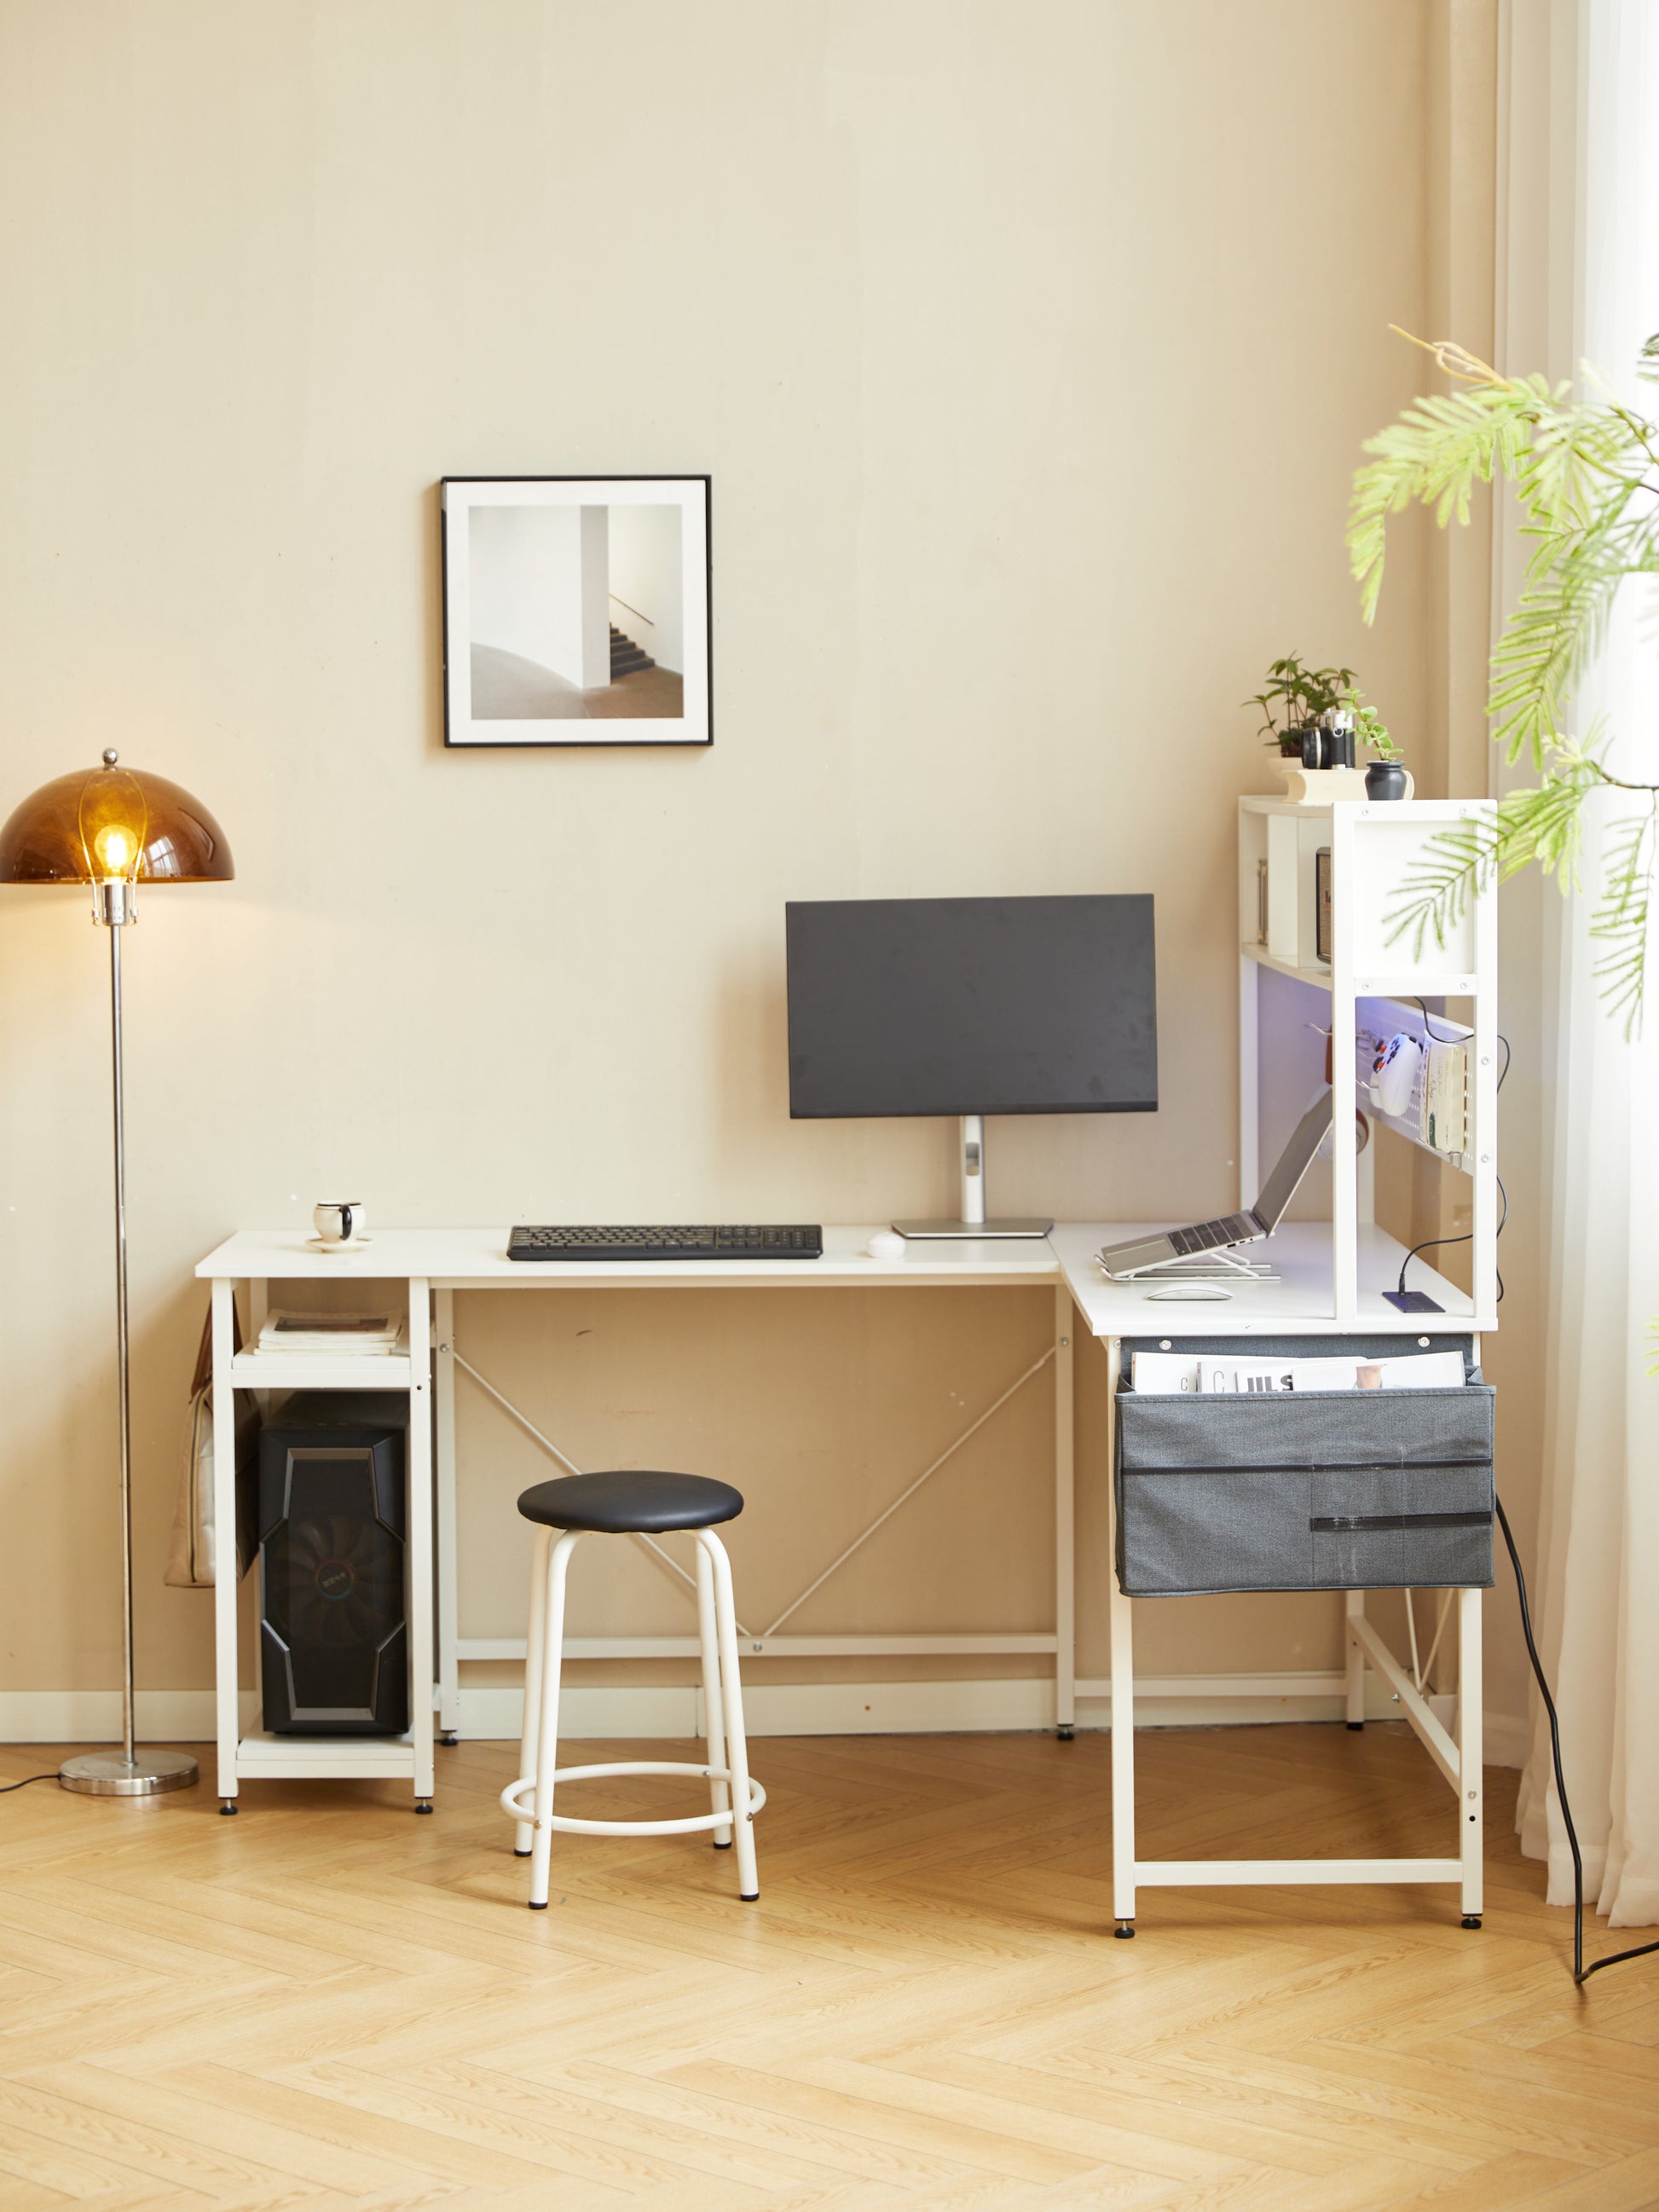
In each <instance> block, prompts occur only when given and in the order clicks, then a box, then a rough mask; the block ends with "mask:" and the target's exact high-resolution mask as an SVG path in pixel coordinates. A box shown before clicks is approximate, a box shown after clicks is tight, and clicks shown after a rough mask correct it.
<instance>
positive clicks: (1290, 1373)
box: [1129, 1352, 1463, 1396]
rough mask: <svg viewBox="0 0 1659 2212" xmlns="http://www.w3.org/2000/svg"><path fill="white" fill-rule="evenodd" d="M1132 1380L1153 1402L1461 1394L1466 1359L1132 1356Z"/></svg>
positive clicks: (1417, 1355) (1420, 1355)
mask: <svg viewBox="0 0 1659 2212" xmlns="http://www.w3.org/2000/svg"><path fill="white" fill-rule="evenodd" d="M1129 1374H1130V1382H1131V1384H1132V1386H1133V1389H1136V1390H1138V1391H1141V1392H1144V1393H1146V1395H1150V1396H1166V1395H1172V1394H1173V1393H1175V1392H1176V1391H1182V1390H1187V1391H1197V1392H1200V1393H1201V1394H1204V1395H1210V1396H1215V1395H1229V1394H1234V1393H1237V1394H1243V1395H1255V1394H1256V1393H1258V1392H1262V1391H1276V1390H1461V1389H1462V1387H1463V1355H1462V1352H1409V1353H1407V1354H1404V1355H1403V1356H1401V1357H1399V1358H1392V1359H1386V1358H1384V1359H1357V1358H1355V1357H1354V1355H1353V1354H1352V1352H1345V1353H1343V1354H1341V1355H1340V1356H1338V1357H1336V1358H1314V1359H1297V1358H1290V1359H1264V1358H1262V1357H1261V1354H1260V1353H1256V1354H1255V1356H1254V1357H1249V1358H1239V1356H1238V1355H1237V1353H1236V1352H1227V1353H1225V1354H1224V1355H1223V1356H1222V1357H1220V1358H1212V1357H1209V1356H1207V1355H1206V1357H1204V1358H1198V1359H1193V1358H1188V1357H1187V1356H1186V1355H1185V1354H1184V1353H1182V1352H1134V1353H1133V1354H1132V1355H1131V1358H1130V1368H1129Z"/></svg>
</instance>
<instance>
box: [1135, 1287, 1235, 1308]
mask: <svg viewBox="0 0 1659 2212" xmlns="http://www.w3.org/2000/svg"><path fill="white" fill-rule="evenodd" d="M1146 1295H1147V1297H1149V1298H1176V1299H1178V1300H1180V1302H1181V1303H1182V1304H1183V1305H1184V1304H1189V1303H1190V1304H1195V1305H1196V1304H1202V1303H1205V1302H1206V1301H1207V1300H1209V1299H1211V1298H1230V1297H1231V1296H1232V1292H1231V1291H1224V1290H1223V1289H1222V1287H1221V1285H1220V1284H1219V1283H1166V1284H1165V1285H1164V1288H1163V1289H1162V1290H1161V1291H1147V1293H1146Z"/></svg>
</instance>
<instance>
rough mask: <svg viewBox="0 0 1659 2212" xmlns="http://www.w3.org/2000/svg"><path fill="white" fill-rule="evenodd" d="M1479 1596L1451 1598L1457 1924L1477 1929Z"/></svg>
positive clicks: (1481, 1782) (1482, 1827)
mask: <svg viewBox="0 0 1659 2212" xmlns="http://www.w3.org/2000/svg"><path fill="white" fill-rule="evenodd" d="M1481 1698H1482V1688H1481V1680H1480V1591H1479V1590H1478V1589H1466V1590H1459V1592H1458V1593H1457V1780H1458V1789H1457V1825H1458V1827H1459V1829H1460V1830H1461V1831H1462V1833H1461V1836H1460V1838H1459V1848H1458V1857H1460V1858H1461V1859H1462V1862H1463V1925H1464V1926H1465V1927H1466V1928H1478V1927H1479V1926H1480V1914H1481V1910H1482V1905H1481V1900H1482V1896H1483V1884H1482V1865H1481V1840H1482V1838H1483V1836H1484V1834H1485V1832H1486V1784H1485V1778H1484V1776H1483V1774H1482V1771H1481V1759H1482V1756H1483V1747H1482V1744H1481V1741H1480V1705H1481Z"/></svg>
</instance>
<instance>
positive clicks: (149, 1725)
mask: <svg viewBox="0 0 1659 2212" xmlns="http://www.w3.org/2000/svg"><path fill="white" fill-rule="evenodd" d="M1077 1687H1078V1701H1077V1725H1078V1727H1079V1729H1101V1728H1105V1727H1107V1726H1109V1723H1110V1719H1111V1685H1110V1683H1109V1682H1108V1681H1105V1680H1092V1679H1091V1680H1083V1681H1079V1684H1078V1686H1077ZM253 1702H254V1701H253V1700H252V1699H245V1700H244V1704H245V1705H248V1706H250V1707H251V1706H252V1704H253ZM743 1702H744V1717H745V1719H746V1721H747V1723H748V1727H749V1733H750V1735H755V1736H769V1735H951V1734H958V1733H960V1734H966V1735H973V1734H976V1733H981V1732H983V1733H994V1732H1000V1731H1004V1730H1019V1729H1049V1728H1052V1727H1053V1726H1054V1684H1053V1683H1052V1682H1047V1681H1042V1680H1030V1679H1026V1680H1008V1679H1001V1680H997V1679H993V1680H987V1681H978V1682H954V1681H947V1682H779V1683H767V1682H763V1681H756V1680H750V1681H749V1682H746V1683H745V1684H744V1700H743ZM1135 1703H1136V1705H1137V1708H1138V1711H1137V1712H1136V1715H1135V1719H1136V1724H1137V1726H1139V1727H1140V1728H1227V1727H1233V1728H1239V1727H1246V1726H1250V1725H1260V1724H1261V1723H1263V1722H1273V1721H1335V1720H1340V1719H1341V1717H1342V1715H1343V1711H1344V1705H1343V1698H1342V1677H1341V1675H1340V1673H1337V1672H1334V1671H1328V1672H1327V1671H1312V1670H1310V1671H1309V1672H1307V1673H1305V1674H1188V1675H1180V1674H1170V1675H1161V1676H1152V1677H1150V1678H1143V1679H1142V1680H1140V1681H1139V1682H1138V1683H1137V1684H1136V1685H1135ZM460 1707H461V1710H460V1727H459V1734H460V1735H463V1736H465V1737H469V1738H480V1739H483V1740H485V1741H506V1742H511V1741H516V1740H517V1737H518V1735H519V1731H520V1725H521V1716H522V1714H523V1711H524V1695H523V1692H522V1691H520V1690H518V1689H515V1688H513V1686H511V1685H508V1684H501V1685H497V1686H491V1687H488V1688H477V1689H468V1688H465V1687H463V1689H462V1691H461V1693H460ZM1365 1712H1366V1717H1367V1718H1368V1719H1370V1720H1389V1719H1392V1718H1394V1717H1396V1708H1395V1705H1394V1702H1393V1699H1391V1697H1390V1696H1389V1691H1388V1687H1387V1686H1386V1684H1384V1683H1383V1682H1382V1681H1380V1680H1378V1679H1377V1678H1376V1675H1374V1674H1370V1673H1369V1672H1368V1673H1367V1675H1366V1681H1365ZM560 1720H561V1723H562V1725H561V1731H560V1732H561V1734H562V1735H564V1736H565V1737H566V1738H567V1739H568V1740H569V1741H579V1740H580V1739H583V1738H586V1737H603V1736H612V1737H628V1736H642V1737H669V1738H675V1739H684V1738H691V1737H695V1736H697V1735H700V1734H701V1733H702V1692H700V1691H699V1690H696V1689H695V1688H692V1687H690V1686H687V1687H684V1688H674V1687H657V1686H652V1685H648V1684H618V1685H616V1686H605V1685H596V1686H571V1687H568V1688H567V1689H566V1690H565V1692H564V1693H563V1696H562V1698H561V1699H560ZM243 1724H244V1726H245V1727H246V1726H250V1725H254V1724H255V1723H254V1721H253V1718H252V1713H251V1711H250V1712H245V1714H244V1717H243ZM215 1726H216V1723H215V1717H214V1699H213V1692H212V1691H211V1690H141V1691H140V1692H139V1693H138V1703H137V1727H138V1733H139V1735H141V1736H142V1737H143V1739H144V1741H146V1742H149V1743H156V1742H163V1743H210V1742H211V1741H213V1736H214V1732H215ZM1485 1726H1486V1745H1485V1749H1486V1765H1488V1766H1520V1765H1522V1764H1523V1763H1524V1761H1525V1759H1526V1753H1527V1744H1528V1728H1527V1723H1526V1721H1525V1720H1524V1719H1523V1718H1520V1717H1516V1716H1515V1715H1513V1714H1504V1713H1488V1714H1486V1717H1485ZM120 1734H121V1699H120V1693H119V1692H118V1691H115V1690H0V1743H114V1742H117V1741H119V1738H120Z"/></svg>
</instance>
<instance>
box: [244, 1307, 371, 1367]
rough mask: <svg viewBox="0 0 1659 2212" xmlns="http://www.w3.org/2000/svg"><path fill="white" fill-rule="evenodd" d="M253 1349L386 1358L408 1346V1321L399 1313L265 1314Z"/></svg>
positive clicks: (280, 1312) (273, 1312)
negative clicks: (256, 1343) (262, 1325)
mask: <svg viewBox="0 0 1659 2212" xmlns="http://www.w3.org/2000/svg"><path fill="white" fill-rule="evenodd" d="M255 1348H256V1350H258V1351H259V1352H306V1353H307V1354H310V1353H313V1352H325V1353H326V1352H332V1353H334V1354H336V1355H337V1356H338V1357H341V1358H349V1359H363V1358H375V1357H376V1356H377V1355H378V1356H381V1357H386V1358H389V1357H391V1356H392V1354H394V1353H397V1352H406V1351H407V1350H408V1349H409V1324H408V1322H407V1321H406V1320H405V1318H404V1316H403V1315H402V1314H400V1313H398V1314H394V1313H384V1312H380V1313H289V1312H286V1311H283V1310H280V1309H278V1310H273V1311H272V1312H271V1313H270V1314H268V1315H267V1316H266V1317H265V1323H264V1328H262V1329H261V1330H260V1331H259V1339H258V1345H257V1346H256V1347H255Z"/></svg>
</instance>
